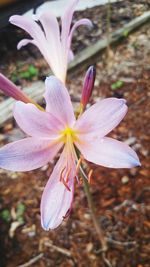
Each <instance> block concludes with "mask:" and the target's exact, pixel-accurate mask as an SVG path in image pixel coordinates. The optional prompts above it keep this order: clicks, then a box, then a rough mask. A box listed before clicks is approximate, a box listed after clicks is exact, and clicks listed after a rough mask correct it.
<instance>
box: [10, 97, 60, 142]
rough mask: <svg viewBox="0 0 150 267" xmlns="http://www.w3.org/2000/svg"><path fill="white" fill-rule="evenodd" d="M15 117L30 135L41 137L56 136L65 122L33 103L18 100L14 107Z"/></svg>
mask: <svg viewBox="0 0 150 267" xmlns="http://www.w3.org/2000/svg"><path fill="white" fill-rule="evenodd" d="M14 118H15V120H16V122H17V124H18V125H19V127H20V128H21V129H22V130H23V131H24V132H25V133H26V134H28V135H30V136H33V137H39V138H44V137H46V138H54V137H55V138H56V137H58V132H59V131H60V130H61V129H62V128H63V124H62V123H61V122H60V121H59V120H57V118H55V117H54V116H53V115H52V114H50V113H48V112H45V111H41V110H39V109H38V108H37V107H36V106H35V105H33V104H24V103H22V102H20V101H18V102H17V103H16V104H15V107H14Z"/></svg>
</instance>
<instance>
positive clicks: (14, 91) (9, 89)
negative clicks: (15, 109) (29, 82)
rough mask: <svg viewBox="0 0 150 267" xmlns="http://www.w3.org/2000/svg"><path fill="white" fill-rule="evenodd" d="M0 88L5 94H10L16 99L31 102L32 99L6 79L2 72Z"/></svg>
mask: <svg viewBox="0 0 150 267" xmlns="http://www.w3.org/2000/svg"><path fill="white" fill-rule="evenodd" d="M0 90H1V91H3V92H4V93H5V94H6V95H7V96H11V97H13V98H14V99H16V100H21V101H23V102H25V103H30V102H32V100H31V99H30V98H29V97H28V96H26V95H25V94H24V93H23V92H22V91H21V90H20V88H19V87H17V86H16V85H15V84H14V83H12V82H11V81H10V80H9V79H7V78H6V77H5V76H4V75H3V74H2V73H0Z"/></svg>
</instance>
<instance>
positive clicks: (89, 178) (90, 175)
mask: <svg viewBox="0 0 150 267" xmlns="http://www.w3.org/2000/svg"><path fill="white" fill-rule="evenodd" d="M92 174H93V170H92V169H91V170H90V171H89V173H88V182H89V184H91V178H92Z"/></svg>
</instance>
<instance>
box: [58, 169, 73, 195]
mask: <svg viewBox="0 0 150 267" xmlns="http://www.w3.org/2000/svg"><path fill="white" fill-rule="evenodd" d="M65 170H66V167H64V168H63V169H62V170H61V172H60V179H59V180H60V182H62V183H63V184H64V186H65V187H66V188H67V190H68V191H71V189H70V188H69V186H68V184H67V183H68V181H69V175H70V172H71V169H69V171H68V172H67V178H66V181H65V179H64V175H63V174H64V171H65Z"/></svg>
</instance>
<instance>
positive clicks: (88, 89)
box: [81, 66, 96, 109]
mask: <svg viewBox="0 0 150 267" xmlns="http://www.w3.org/2000/svg"><path fill="white" fill-rule="evenodd" d="M95 76H96V69H95V67H94V66H90V67H89V68H88V70H87V72H86V75H85V79H84V83H83V89H82V96H81V105H82V106H83V109H84V108H85V107H86V105H87V103H88V102H89V99H90V96H91V94H92V91H93V87H94V82H95Z"/></svg>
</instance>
